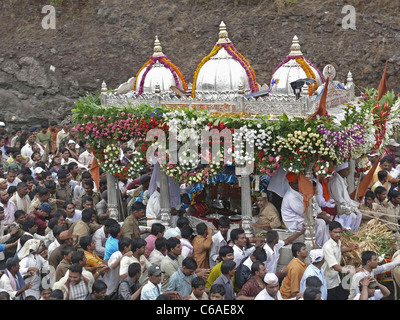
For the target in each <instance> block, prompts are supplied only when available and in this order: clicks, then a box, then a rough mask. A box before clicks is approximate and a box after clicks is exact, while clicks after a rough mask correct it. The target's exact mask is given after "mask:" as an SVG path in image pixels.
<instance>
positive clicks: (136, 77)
mask: <svg viewBox="0 0 400 320" xmlns="http://www.w3.org/2000/svg"><path fill="white" fill-rule="evenodd" d="M151 61H152V60H151V59H149V60H147V62H146V63H145V64H144V65H143V66H142V67H141V68H140V70H139V71H138V73H136V76H135V81H134V83H133V89H132V90H133V91H136V83H137V79H138V77H139V74H140V73H141V72H142V70H143V69H144V68H146V67H147V66H148V65H149V64H150V63H151Z"/></svg>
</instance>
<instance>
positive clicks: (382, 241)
mask: <svg viewBox="0 0 400 320" xmlns="http://www.w3.org/2000/svg"><path fill="white" fill-rule="evenodd" d="M341 241H342V247H348V246H350V245H351V244H357V245H358V248H357V249H356V250H354V251H350V252H346V253H344V254H343V255H342V263H343V265H351V266H354V267H359V266H361V265H362V262H361V255H362V253H363V252H364V251H374V252H376V254H377V256H378V257H383V258H386V259H388V258H390V257H391V256H392V255H393V253H394V252H395V251H396V250H397V249H396V238H395V236H394V234H393V233H392V232H391V231H389V230H388V229H387V227H385V226H384V225H383V224H382V223H381V222H380V221H379V220H377V219H373V220H370V221H369V222H368V223H367V224H365V225H363V226H361V227H360V229H359V230H358V231H357V232H350V231H344V232H343V234H342V237H341Z"/></svg>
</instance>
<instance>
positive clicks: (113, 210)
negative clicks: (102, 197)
mask: <svg viewBox="0 0 400 320" xmlns="http://www.w3.org/2000/svg"><path fill="white" fill-rule="evenodd" d="M107 196H108V199H107V203H108V209H109V210H110V216H109V217H110V218H111V219H114V220H117V221H121V220H122V217H120V215H119V212H118V197H117V180H116V179H115V177H114V176H113V175H111V174H109V173H107Z"/></svg>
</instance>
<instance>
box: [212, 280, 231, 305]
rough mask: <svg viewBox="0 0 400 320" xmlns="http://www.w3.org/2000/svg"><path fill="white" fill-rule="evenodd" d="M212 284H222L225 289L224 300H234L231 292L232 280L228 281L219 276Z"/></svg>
mask: <svg viewBox="0 0 400 320" xmlns="http://www.w3.org/2000/svg"><path fill="white" fill-rule="evenodd" d="M214 284H222V285H223V286H224V288H225V300H235V294H234V292H233V284H232V278H231V279H229V280H228V278H227V277H226V276H225V275H224V274H221V275H220V276H219V277H218V278H217V279H216V280H215V281H214V283H213V285H214Z"/></svg>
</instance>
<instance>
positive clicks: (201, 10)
mask: <svg viewBox="0 0 400 320" xmlns="http://www.w3.org/2000/svg"><path fill="white" fill-rule="evenodd" d="M39 2H41V3H40V4H38V1H35V0H25V1H18V0H7V1H1V3H0V9H1V10H0V17H1V19H0V27H1V30H2V32H1V33H0V41H1V44H2V45H1V49H0V110H1V112H0V121H6V122H7V123H8V124H9V125H12V126H16V125H21V124H26V123H29V124H40V122H41V121H43V119H46V120H61V119H63V118H64V117H65V116H67V115H69V114H70V111H71V109H72V108H73V107H74V102H75V101H76V99H77V98H78V97H80V96H83V95H85V94H86V93H87V92H95V91H100V89H101V83H102V82H103V80H104V81H105V82H106V83H107V86H108V88H109V89H116V88H117V87H118V86H119V85H120V84H122V83H124V82H126V81H128V80H129V79H130V78H132V77H134V76H135V74H136V73H137V71H138V70H139V68H140V67H141V66H142V65H143V64H144V63H145V62H146V61H147V59H148V58H149V56H150V55H151V54H152V53H153V42H154V37H155V36H156V35H158V37H159V39H160V41H161V44H162V47H163V52H164V53H165V54H166V55H167V56H168V57H169V58H170V59H171V60H172V61H174V63H175V64H176V65H178V66H179V67H180V69H181V70H182V72H183V74H184V75H185V77H186V80H187V82H188V83H190V82H192V78H193V73H194V71H195V69H196V67H197V65H198V64H199V63H200V61H201V59H202V58H203V57H204V56H206V55H207V54H208V53H209V52H210V50H211V49H212V47H213V45H214V44H215V42H216V41H217V40H218V26H219V24H220V22H221V21H224V22H225V24H226V25H227V30H228V33H229V38H230V39H231V40H232V41H233V43H234V44H235V46H236V48H237V49H238V50H239V52H241V53H242V54H243V55H244V56H245V57H246V58H247V60H248V61H249V62H250V64H251V65H252V66H253V68H254V70H255V73H256V76H257V81H258V82H259V83H260V85H263V84H264V83H269V81H270V79H271V75H272V72H273V70H274V69H275V67H276V66H277V65H278V64H279V63H280V62H281V61H282V60H284V59H285V57H286V55H287V54H288V53H289V51H290V45H291V40H292V38H293V36H294V35H297V37H298V38H299V40H300V44H301V49H302V52H303V53H304V55H305V56H306V57H307V59H309V60H310V61H311V62H312V63H313V64H314V65H315V66H317V67H318V68H319V69H320V70H321V71H322V69H323V67H324V66H325V65H326V64H328V63H330V64H333V65H334V66H335V67H336V70H337V79H338V80H339V81H343V82H345V81H346V75H347V73H348V72H349V71H351V72H352V74H353V78H354V82H355V84H356V86H357V88H358V89H359V90H358V91H356V94H360V93H361V90H362V89H363V88H371V87H375V88H376V87H378V85H379V81H380V79H381V76H382V72H383V68H384V65H385V62H386V60H389V66H388V70H387V79H388V86H389V90H394V91H395V93H397V91H398V90H399V89H400V79H399V78H398V77H396V75H397V74H398V72H399V69H400V55H399V53H398V50H397V43H398V41H399V40H400V36H399V33H398V32H399V30H400V27H399V25H400V23H399V20H400V18H399V17H398V16H397V15H396V12H398V10H399V8H400V1H393V0H379V1H377V2H376V1H375V2H371V3H369V2H366V1H360V0H357V1H353V2H352V3H350V2H348V1H345V0H335V1H333V0H328V1H327V0H325V1H322V0H313V1H311V0H308V1H296V0H290V1H289V0H275V1H268V0H251V1H249V0H234V1H232V0H220V1H216V0H181V1H172V0H164V1H155V0H144V1H134V0H124V1H120V0H107V1H105V0H87V1H82V0H69V1H65V0H64V1H62V0H58V1H54V0H47V1H39ZM52 2H53V3H54V2H55V3H58V4H57V5H56V6H55V22H56V25H55V29H47V30H46V29H44V28H43V27H42V21H43V19H45V18H46V17H47V14H46V13H42V8H43V7H44V6H45V5H47V4H50V3H52ZM349 4H352V5H353V6H354V7H353V8H354V10H355V27H356V29H355V30H354V29H345V28H344V25H343V19H344V18H345V17H346V13H342V9H343V8H344V6H346V5H349ZM377 8H378V9H377Z"/></svg>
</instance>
